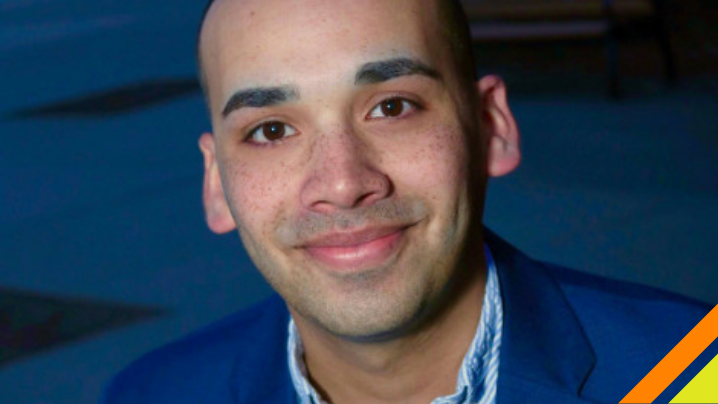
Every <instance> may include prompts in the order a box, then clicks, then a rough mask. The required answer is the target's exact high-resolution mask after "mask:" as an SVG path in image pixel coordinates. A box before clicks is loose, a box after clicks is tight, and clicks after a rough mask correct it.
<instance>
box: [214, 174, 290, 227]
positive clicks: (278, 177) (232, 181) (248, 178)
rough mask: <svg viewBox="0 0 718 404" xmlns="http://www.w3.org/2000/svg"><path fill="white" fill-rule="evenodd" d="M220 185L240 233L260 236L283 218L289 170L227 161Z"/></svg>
mask: <svg viewBox="0 0 718 404" xmlns="http://www.w3.org/2000/svg"><path fill="white" fill-rule="evenodd" d="M225 167H226V168H225V170H224V176H223V181H222V182H223V184H224V187H225V193H226V195H227V198H228V200H229V204H230V206H231V209H232V213H233V215H234V217H235V221H236V222H237V224H238V225H239V227H240V230H242V231H249V232H250V233H253V237H260V238H261V237H263V236H262V235H263V234H267V233H268V232H269V231H270V230H271V226H272V225H273V223H274V222H276V221H277V220H280V219H281V217H282V216H283V214H284V212H285V210H286V207H287V204H288V200H287V198H288V195H290V193H289V192H287V190H288V189H289V187H290V183H289V179H290V178H291V176H290V170H288V169H287V168H286V167H284V166H283V165H281V164H279V165H276V166H262V165H257V164H253V163H252V162H242V161H234V160H233V161H229V162H227V164H226V165H225Z"/></svg>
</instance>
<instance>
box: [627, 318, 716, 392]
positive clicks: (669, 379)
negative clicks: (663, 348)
mask: <svg viewBox="0 0 718 404" xmlns="http://www.w3.org/2000/svg"><path fill="white" fill-rule="evenodd" d="M717 337H718V305H716V307H714V308H713V310H711V312H710V313H708V315H707V316H705V317H704V318H703V320H701V321H700V323H698V325H696V326H695V327H694V328H693V330H691V332H689V333H688V335H686V336H685V337H683V339H682V340H681V342H679V343H678V345H676V346H675V347H674V348H673V349H672V350H671V352H669V353H668V355H666V357H665V358H663V359H662V360H661V361H660V362H659V363H658V365H656V367H654V368H653V370H651V371H650V372H649V373H648V374H647V375H646V377H644V378H643V380H641V381H640V382H639V383H638V384H637V385H636V387H634V388H633V390H631V391H630V392H629V393H628V394H627V395H626V397H623V400H621V403H634V404H636V403H640V404H647V403H652V402H653V400H655V399H656V397H658V396H659V395H660V394H661V393H663V391H664V390H665V389H666V387H668V385H669V384H671V383H673V381H674V380H676V378H677V377H678V375H680V374H681V373H683V371H684V370H686V368H687V367H688V365H690V364H691V363H693V361H694V360H696V358H697V357H698V356H699V355H700V354H701V353H702V352H703V351H705V349H706V348H708V346H709V345H710V344H711V343H712V342H713V341H714V340H715V339H716V338H717Z"/></svg>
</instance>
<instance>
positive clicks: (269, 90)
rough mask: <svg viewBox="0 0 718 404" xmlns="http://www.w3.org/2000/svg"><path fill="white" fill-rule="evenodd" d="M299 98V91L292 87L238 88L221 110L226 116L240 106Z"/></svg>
mask: <svg viewBox="0 0 718 404" xmlns="http://www.w3.org/2000/svg"><path fill="white" fill-rule="evenodd" d="M298 98H299V91H297V90H296V89H295V88H293V87H289V86H283V87H254V88H248V89H245V90H239V91H237V92H236V93H234V94H232V96H231V97H229V100H228V101H227V104H225V106H224V109H223V110H222V117H223V118H226V117H227V116H228V115H229V114H231V113H232V112H233V111H236V110H238V109H241V108H263V107H271V106H274V105H278V104H282V103H285V102H288V101H293V100H296V99H298Z"/></svg>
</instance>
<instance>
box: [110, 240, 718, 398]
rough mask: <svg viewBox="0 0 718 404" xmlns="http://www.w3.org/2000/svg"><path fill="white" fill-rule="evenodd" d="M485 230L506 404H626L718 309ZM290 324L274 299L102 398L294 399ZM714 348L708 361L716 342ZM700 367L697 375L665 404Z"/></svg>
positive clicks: (148, 363) (121, 378) (129, 374)
mask: <svg viewBox="0 0 718 404" xmlns="http://www.w3.org/2000/svg"><path fill="white" fill-rule="evenodd" d="M487 233H488V234H487V244H488V245H489V248H490V249H491V252H492V255H493V256H494V260H495V261H496V266H497V269H498V275H499V280H500V285H501V294H502V298H503V304H504V330H503V340H502V345H501V354H500V355H501V356H500V367H499V377H498V391H497V403H499V404H510V403H517V404H518V403H521V404H527V403H569V404H570V403H576V404H578V403H617V402H619V401H620V400H621V399H622V398H623V397H624V396H625V395H626V394H627V393H628V392H629V391H630V390H631V389H632V388H633V387H634V386H635V385H636V384H637V383H638V382H639V381H640V380H641V379H642V378H643V377H644V376H645V375H646V374H647V373H648V372H649V371H650V370H651V369H652V368H653V367H654V366H655V365H656V364H657V363H658V362H659V361H660V360H661V359H662V358H663V357H664V356H665V355H666V354H667V353H668V352H669V351H670V350H671V349H672V348H673V347H674V346H675V345H676V344H677V343H678V342H679V341H680V340H681V339H682V338H683V337H684V336H685V335H686V334H687V333H688V332H689V331H690V330H691V329H692V328H693V327H694V326H695V325H696V324H698V322H699V321H700V320H701V319H702V318H703V317H704V316H705V315H706V314H707V313H708V312H709V311H710V308H711V307H709V306H708V305H705V304H702V303H700V302H697V301H694V300H690V299H687V298H684V297H680V296H677V295H674V294H670V293H667V292H662V291H658V290H656V289H652V288H649V287H645V286H639V285H635V284H629V283H625V282H618V281H614V280H609V279H605V278H601V277H597V276H593V275H588V274H585V273H581V272H577V271H573V270H569V269H565V268H561V267H557V266H554V265H551V264H546V263H543V262H538V261H535V260H532V259H530V258H528V257H527V256H525V255H523V254H522V253H520V252H519V251H517V250H516V249H515V248H513V247H512V246H510V245H509V244H507V243H506V242H504V241H503V240H501V239H500V238H498V237H497V236H495V235H493V234H491V233H490V232H487ZM288 321H289V314H288V312H287V308H286V306H285V304H284V302H283V301H282V300H281V298H279V297H278V296H277V295H274V296H272V297H270V298H269V299H267V300H266V301H264V302H262V303H259V304H257V305H255V306H253V307H251V308H249V309H247V310H243V311H240V312H239V313H237V314H235V315H232V316H230V317H228V318H226V319H224V320H221V321H219V322H217V323H214V324H212V325H209V326H207V327H205V328H203V329H201V330H199V331H197V332H195V333H193V334H191V335H189V336H187V337H186V338H184V339H182V340H180V341H178V342H175V343H173V344H170V345H168V346H165V347H163V348H160V349H158V350H156V351H154V352H151V353H149V354H147V355H145V356H144V357H143V358H141V359H140V360H138V361H137V362H135V363H134V364H132V365H131V366H130V367H128V368H127V369H126V370H124V371H123V372H121V373H120V374H119V375H118V376H117V377H116V378H115V379H114V380H113V381H112V382H111V383H110V384H109V385H108V387H107V389H106V390H105V394H104V395H103V397H102V399H101V402H102V403H105V404H125V403H126V404H144V403H148V404H150V403H151V404H164V403H166V404H189V403H193V404H196V403H202V404H230V403H234V404H263V403H267V404H269V403H296V396H295V394H296V393H295V392H294V388H293V385H292V382H291V379H290V376H289V370H288V367H287V352H286V346H287V324H288ZM710 349H711V352H712V353H708V354H707V355H710V356H709V357H708V360H710V359H712V358H713V357H714V356H715V355H716V354H718V343H714V344H713V345H712V346H711V347H710ZM703 357H707V356H706V355H703V356H701V358H703ZM703 362H704V363H707V360H704V361H703ZM701 368H702V366H700V367H698V364H696V366H693V365H692V366H691V367H689V369H688V370H687V371H686V372H685V373H684V375H682V377H681V378H680V380H679V381H677V382H676V383H674V384H672V385H671V387H669V389H668V390H667V391H666V392H665V393H664V394H663V395H662V396H661V397H659V400H657V401H656V402H668V401H669V400H670V399H671V398H672V397H673V396H674V395H675V394H677V393H678V391H680V389H681V388H682V387H683V386H685V384H686V382H687V381H688V380H690V379H691V378H692V375H695V374H696V373H697V372H698V371H699V370H700V369H701ZM664 398H667V399H665V400H664Z"/></svg>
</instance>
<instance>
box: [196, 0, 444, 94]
mask: <svg viewBox="0 0 718 404" xmlns="http://www.w3.org/2000/svg"><path fill="white" fill-rule="evenodd" d="M436 3H437V2H434V1H427V0H217V1H216V3H215V4H214V5H213V6H212V8H211V9H210V10H209V12H208V14H207V17H206V20H205V22H204V27H203V29H202V34H201V37H200V51H201V55H202V61H203V68H204V72H205V76H206V78H207V82H208V86H209V88H210V92H211V93H212V92H215V93H216V92H219V93H220V94H213V95H212V98H215V96H219V97H220V98H221V96H222V95H223V94H222V93H224V92H226V91H231V90H230V89H231V88H233V87H236V86H239V85H257V84H282V82H283V81H286V80H290V79H291V80H296V79H299V78H302V79H308V78H314V79H316V80H318V81H319V82H326V80H327V79H328V78H329V77H333V78H336V77H337V75H341V74H347V75H348V74H353V72H351V73H349V72H348V71H342V69H344V70H346V69H347V67H348V66H358V65H360V64H362V63H366V62H367V61H371V60H373V59H379V58H386V57H392V56H397V55H400V56H410V57H416V58H421V59H423V60H425V61H427V62H429V63H431V61H432V59H440V58H441V56H440V55H439V54H440V53H442V52H443V50H442V43H441V41H440V40H438V39H437V37H439V35H437V32H438V30H437V17H436V16H437V10H435V8H436Z"/></svg>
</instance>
